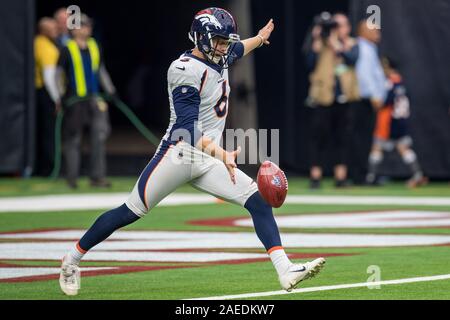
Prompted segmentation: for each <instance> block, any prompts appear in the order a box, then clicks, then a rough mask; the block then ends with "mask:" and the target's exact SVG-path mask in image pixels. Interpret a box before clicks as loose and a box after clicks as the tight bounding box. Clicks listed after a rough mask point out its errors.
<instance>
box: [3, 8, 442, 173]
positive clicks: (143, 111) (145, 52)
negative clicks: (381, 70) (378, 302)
mask: <svg viewBox="0 0 450 320" xmlns="http://www.w3.org/2000/svg"><path fill="white" fill-rule="evenodd" d="M449 2H450V1H445V0H434V1H425V0H395V1H376V0H373V1H365V0H349V1H333V0H320V1H314V2H302V1H294V0H284V1H278V2H274V1H269V0H267V1H265V0H253V1H252V6H251V8H252V22H253V26H254V31H255V32H256V31H257V30H258V28H260V27H261V26H262V25H263V24H264V23H265V22H266V21H267V19H268V18H270V17H273V18H274V19H275V22H276V31H275V33H274V34H273V37H272V40H271V43H272V45H271V46H270V48H263V49H261V50H258V51H257V52H256V54H255V69H256V79H257V80H256V81H257V83H256V85H257V100H258V115H259V119H258V120H259V127H260V128H279V129H280V133H281V139H282V141H281V148H280V150H281V155H280V159H281V165H282V166H283V167H284V168H285V169H288V170H290V171H292V172H297V173H302V174H304V173H306V172H307V167H308V154H307V148H306V145H307V139H308V132H307V127H308V126H307V124H308V114H307V110H306V109H305V108H304V107H303V101H304V99H305V97H306V92H307V84H308V75H307V73H306V70H305V67H304V59H303V56H302V53H301V47H302V44H303V40H304V37H305V35H306V33H307V30H308V28H309V26H310V24H311V21H312V19H313V17H314V16H315V15H316V14H318V13H320V12H321V11H324V10H328V11H331V12H335V11H344V12H349V13H350V15H351V17H352V20H353V21H354V22H356V21H357V20H358V19H359V18H362V17H365V16H366V15H365V8H366V7H367V5H369V4H379V5H380V7H381V9H382V28H383V29H382V31H383V43H382V47H381V49H382V51H383V52H386V53H388V54H389V55H391V56H394V57H396V60H397V61H401V67H400V69H401V71H402V72H403V73H404V76H405V81H406V84H407V86H408V89H409V92H410V94H411V101H412V126H411V127H412V135H413V138H414V140H415V143H416V149H417V152H418V154H419V157H420V160H421V161H422V163H423V167H424V169H425V171H426V173H427V174H429V175H431V176H434V177H444V176H447V177H448V176H450V120H449V114H448V112H449V107H450V93H449V91H450V86H449V85H448V84H449V83H450V79H449V76H450V72H448V71H449V70H450V60H449V58H448V57H449V56H450V52H449V50H450V41H449V40H450V35H449V33H450V27H449V26H448V21H450V20H449V18H450V8H449V5H450V4H449ZM33 4H34V5H35V11H34V13H33V10H30V9H29V8H30V6H31V7H33ZM71 4H77V5H79V6H80V7H81V9H82V10H83V11H84V12H86V13H87V14H88V15H90V16H91V17H93V18H94V19H95V22H96V25H95V32H94V33H95V34H94V35H95V37H96V38H97V39H98V40H99V41H100V42H101V45H102V47H103V49H104V52H105V60H106V65H107V67H108V69H109V71H110V73H111V76H112V78H113V80H114V82H115V84H116V86H117V88H118V91H119V94H120V96H121V97H122V99H123V100H124V101H125V102H126V103H128V104H129V105H130V106H131V107H132V108H133V109H134V111H135V112H136V114H137V115H138V116H139V117H140V118H141V120H142V121H143V122H144V123H145V124H146V125H147V126H149V127H150V128H151V129H152V130H153V131H156V132H158V133H161V132H162V131H163V130H164V129H165V127H166V125H167V123H168V115H169V112H168V102H167V89H166V72H167V66H168V65H169V63H170V62H171V61H172V60H173V59H175V58H177V57H178V56H179V55H180V54H181V53H182V52H183V51H184V50H186V49H189V48H191V46H192V44H191V43H190V42H189V40H188V38H187V32H188V30H189V27H190V24H191V21H192V17H193V15H194V14H195V12H197V11H198V10H200V9H202V8H205V7H208V6H212V5H214V6H221V7H224V8H226V9H227V8H228V7H229V4H230V3H229V1H225V0H223V1H204V0H200V1H182V0H174V1H159V2H155V1H138V0H128V1H127V2H126V5H124V4H121V3H118V2H108V3H106V2H104V1H88V0H76V1H75V0H69V1H56V0H47V1H36V3H35V1H32V0H16V1H14V2H8V4H2V5H1V8H2V10H0V43H2V50H0V58H1V59H0V63H1V64H2V68H1V74H0V75H1V78H0V84H1V85H0V108H1V115H0V125H1V127H2V128H3V130H4V134H3V137H2V140H1V142H0V154H1V158H0V172H17V171H19V172H20V171H23V170H24V168H25V167H26V165H27V163H31V162H32V156H30V152H27V150H29V149H30V148H31V147H32V144H33V138H32V126H30V123H31V122H30V119H29V118H30V117H29V115H31V116H32V110H33V104H32V101H33V95H32V91H30V81H31V89H32V81H33V79H32V72H33V70H32V66H30V57H31V58H32V52H31V51H30V50H31V43H30V41H31V37H32V33H33V29H32V27H33V25H34V24H35V21H33V17H34V18H35V19H38V18H39V17H42V16H50V15H52V14H53V12H54V11H55V10H56V9H57V8H59V7H61V6H68V5H71ZM30 15H31V16H30ZM238 23H239V22H238ZM4 66H7V67H6V68H5V67H4ZM8 66H9V67H8ZM30 70H31V80H30V79H29V78H30ZM27 77H28V78H27ZM13 83H15V84H13ZM27 110H28V111H27ZM30 112H31V113H30ZM111 118H112V123H113V126H115V127H118V126H121V127H127V126H129V123H128V120H127V119H125V118H124V117H123V116H122V115H121V114H120V113H119V112H118V111H116V110H114V109H112V111H111ZM11 137H13V139H12V138H11ZM328 155H329V157H328V159H329V163H328V164H327V169H329V168H330V166H331V162H332V161H331V160H332V158H333V150H332V147H330V148H329V150H328ZM392 157H394V158H392ZM392 157H391V158H389V157H388V163H387V166H385V167H384V170H385V171H386V172H387V173H392V174H395V175H400V176H401V175H403V174H405V169H404V168H403V167H402V166H400V165H397V164H395V163H394V160H395V156H392ZM391 164H392V166H390V165H391ZM389 167H391V168H392V169H389Z"/></svg>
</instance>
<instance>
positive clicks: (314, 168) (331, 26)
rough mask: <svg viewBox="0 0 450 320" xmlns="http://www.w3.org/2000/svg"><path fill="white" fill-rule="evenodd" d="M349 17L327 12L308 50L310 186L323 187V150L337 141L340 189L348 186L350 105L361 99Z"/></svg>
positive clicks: (316, 23) (336, 175)
mask: <svg viewBox="0 0 450 320" xmlns="http://www.w3.org/2000/svg"><path fill="white" fill-rule="evenodd" d="M350 32H351V26H350V23H349V21H348V18H347V16H345V15H344V14H340V13H339V14H335V15H333V16H331V15H330V14H329V13H328V12H323V13H322V14H321V15H320V16H318V17H316V18H315V19H314V26H313V28H312V32H311V35H310V38H309V40H307V42H306V44H305V46H304V51H305V54H306V58H307V66H308V69H309V70H310V72H311V73H310V76H309V77H310V87H309V93H308V98H307V100H306V105H307V106H308V107H310V108H311V119H310V124H311V127H310V133H311V136H310V148H309V154H310V157H311V158H310V159H311V169H310V187H311V188H312V189H317V188H319V187H320V180H321V178H322V159H321V158H322V155H321V153H322V151H323V150H324V148H325V146H326V145H327V143H328V142H329V140H330V138H333V139H334V141H333V142H334V143H333V144H334V147H335V153H334V154H335V155H336V158H335V163H336V165H335V167H334V178H335V185H336V187H345V186H346V185H347V166H346V160H347V159H346V158H347V157H346V153H347V152H346V149H347V146H346V142H347V141H349V135H350V110H349V103H351V102H354V101H357V100H358V99H359V91H358V83H357V79H356V73H355V70H354V66H355V64H356V61H357V59H358V46H357V42H356V40H355V39H353V38H352V37H350Z"/></svg>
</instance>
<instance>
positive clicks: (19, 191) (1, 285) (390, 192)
mask: <svg viewBox="0 0 450 320" xmlns="http://www.w3.org/2000/svg"><path fill="white" fill-rule="evenodd" d="M134 183H135V178H115V179H113V188H112V189H111V190H109V192H128V191H129V190H130V189H131V188H132V187H133V185H134ZM94 192H95V193H98V194H99V196H101V194H100V193H104V192H105V190H103V189H100V190H99V189H92V188H90V187H89V186H88V183H87V181H86V180H83V181H81V184H80V189H78V190H76V191H75V192H73V191H71V190H69V189H68V188H67V187H66V186H65V184H64V181H56V182H54V181H49V180H46V179H32V180H20V179H2V180H0V208H1V200H2V199H4V198H5V197H9V198H11V197H21V196H37V195H52V194H86V193H94ZM179 192H183V193H188V192H189V193H197V191H195V190H194V189H192V188H191V187H189V186H185V187H182V188H180V190H179ZM294 194H300V195H319V196H323V198H324V199H325V198H326V197H327V196H329V195H334V196H340V195H342V196H349V195H355V196H402V197H403V196H404V197H440V198H449V197H450V186H449V184H448V183H433V184H430V185H428V186H426V187H424V188H422V189H416V190H408V189H406V188H405V186H404V184H403V183H392V184H390V185H388V186H385V187H382V188H369V187H364V188H361V187H360V188H349V189H346V190H335V189H333V188H332V182H331V181H328V182H326V183H325V188H324V189H323V190H320V191H318V192H317V191H314V192H312V191H309V190H308V189H307V181H306V179H290V180H289V195H294ZM382 210H404V211H420V212H421V211H426V212H428V213H434V212H438V213H442V214H444V215H445V214H449V213H450V205H448V206H447V205H366V204H353V205H351V204H286V205H284V206H283V207H281V208H279V209H276V210H275V211H274V212H275V214H276V216H277V217H280V218H281V217H283V216H299V217H301V216H305V215H307V216H314V215H318V214H321V213H327V214H330V215H333V214H338V213H342V212H346V213H349V212H368V211H375V212H379V211H382ZM4 211H5V210H4ZM6 211H7V210H6ZM102 211H103V210H82V211H73V210H72V211H70V210H67V211H65V210H58V211H48V212H0V235H2V233H3V235H5V232H9V233H11V232H19V233H20V232H24V231H28V232H30V231H32V230H42V229H47V230H53V231H55V232H59V231H61V230H62V231H63V230H67V229H70V230H84V229H86V228H88V227H89V226H90V225H91V224H92V222H93V221H94V220H95V218H96V217H97V216H99V215H100V214H101V213H102ZM360 216H363V214H362V215H360ZM227 217H235V218H245V217H248V214H247V212H246V211H245V209H243V208H240V207H238V206H235V205H230V204H223V203H211V204H202V205H176V206H161V207H157V208H155V209H153V210H152V212H151V213H150V214H148V215H147V216H146V217H145V218H143V219H140V220H139V221H138V222H136V223H135V224H133V225H131V226H128V227H127V228H125V229H124V230H127V231H133V230H139V231H142V232H145V231H149V232H151V231H165V232H167V233H169V234H174V232H175V234H178V233H176V232H179V231H189V232H193V233H196V234H197V233H199V232H202V233H204V232H220V233H230V232H236V231H239V232H243V233H248V234H250V233H251V232H253V229H252V227H240V226H235V225H234V226H233V225H232V226H228V225H223V224H222V225H220V224H219V225H204V224H203V225H202V224H198V223H195V222H194V223H193V222H192V221H198V220H206V219H207V220H211V219H216V218H217V219H219V218H227ZM358 217H359V216H358ZM439 219H441V218H439V217H438V218H433V219H429V220H430V221H431V220H433V221H437V220H438V221H440V220H439ZM442 219H445V218H442ZM402 221H414V219H413V218H411V217H408V218H405V219H402ZM422 221H425V222H424V223H426V221H427V219H422ZM442 221H444V220H442ZM280 230H281V231H282V233H283V234H284V235H286V236H289V235H293V236H295V235H296V234H299V233H301V234H307V235H317V236H318V237H319V238H320V235H321V234H333V235H340V236H345V235H347V234H352V235H356V236H355V237H356V239H358V238H360V239H367V238H369V237H370V236H369V235H378V236H386V235H391V234H392V235H396V236H414V237H416V236H419V237H433V236H436V237H446V236H450V227H449V226H448V225H446V224H445V222H443V225H439V223H437V224H435V225H433V226H432V227H431V226H417V225H416V226H412V227H398V226H395V225H394V226H390V225H389V223H387V225H386V227H383V228H372V227H367V226H366V227H357V228H355V227H339V228H338V227H332V228H327V227H323V228H321V227H314V228H309V227H301V226H299V227H281V228H280ZM337 239H338V238H337ZM55 241H59V240H55V239H39V240H27V238H25V237H23V238H22V237H19V238H14V239H13V238H8V237H7V236H6V237H3V238H0V299H189V298H200V297H212V296H225V295H235V294H246V293H259V292H270V291H277V290H279V289H280V288H279V284H278V280H277V277H276V274H275V272H274V270H273V267H272V264H271V263H270V261H269V260H268V259H259V260H255V261H252V260H251V259H242V261H238V262H236V261H235V262H234V263H230V262H229V261H228V262H227V261H225V262H223V261H217V262H215V263H205V262H201V261H184V262H183V261H163V260H162V261H117V260H114V259H111V260H102V261H95V259H93V261H86V262H85V263H82V267H114V268H119V269H120V268H123V270H125V269H126V268H129V271H127V272H124V273H119V274H101V275H90V276H83V278H82V290H81V291H80V294H79V295H78V296H76V297H66V296H64V295H63V294H62V293H61V292H60V289H59V286H58V281H57V276H56V275H55V274H50V275H48V277H47V278H39V277H33V276H31V275H29V276H24V275H22V276H16V277H11V276H9V277H8V276H2V273H3V274H4V275H5V274H6V273H7V272H8V271H10V270H13V269H14V271H15V270H19V271H21V270H22V269H21V268H23V270H25V269H27V270H29V269H34V268H45V267H46V268H49V267H53V268H58V267H59V264H60V262H59V260H58V259H49V258H48V257H49V254H50V253H51V251H52V250H53V249H52V245H53V243H54V242H55ZM62 241H65V243H67V244H72V243H74V240H73V239H66V238H64V240H62ZM127 241H128V240H127ZM130 241H131V240H130ZM170 241H176V240H174V239H169V240H167V243H169V242H170ZM116 242H117V243H119V242H120V241H116ZM122 242H123V241H122ZM36 243H40V244H43V245H45V244H48V252H47V251H46V250H45V249H44V250H43V251H42V259H39V258H36V257H37V256H34V258H30V259H27V258H26V257H25V258H24V257H20V256H18V258H14V245H17V246H18V247H17V248H18V249H17V253H18V254H19V253H20V250H21V249H20V246H19V245H28V244H29V245H30V246H31V247H32V246H33V245H34V244H36ZM149 243H150V242H149ZM449 243H450V241H449ZM119 244H120V243H119ZM2 245H6V247H2ZM11 245H12V246H13V247H12V248H13V249H11V247H8V246H11ZM202 246H203V247H202V248H203V249H201V250H200V249H198V248H197V249H196V250H194V251H195V252H196V253H199V252H205V251H206V252H208V251H215V252H221V253H233V254H243V255H246V254H263V253H264V250H262V246H260V247H254V248H247V247H242V248H241V247H239V245H236V246H231V247H229V248H225V247H222V248H218V247H215V246H214V245H211V248H209V247H208V246H205V243H204V241H203V244H202ZM8 248H9V249H8ZM124 248H125V249H121V250H125V251H126V246H125V247H124ZM172 249H173V248H172ZM2 250H3V252H2ZM8 250H9V251H8ZM55 250H56V249H55ZM144 251H145V250H142V251H139V250H138V252H142V254H144ZM159 251H161V250H159ZM165 251H167V252H169V253H170V254H172V253H173V251H171V249H170V248H168V249H167V250H165ZM175 251H176V250H175ZM286 251H287V252H288V253H289V254H297V256H296V257H298V258H297V259H295V261H299V262H300V261H306V260H311V259H312V258H313V257H316V256H318V255H321V254H323V255H325V256H326V259H327V264H326V266H325V268H324V270H323V271H322V273H321V274H319V276H317V277H316V278H314V279H312V280H308V281H305V282H302V283H301V284H300V286H299V288H307V287H319V286H331V285H341V284H353V283H362V282H366V281H368V279H369V277H370V276H371V273H368V272H367V269H368V267H369V266H377V268H379V270H380V274H379V279H378V280H381V281H386V280H396V279H405V278H414V277H429V276H436V275H448V274H450V246H449V244H448V243H447V244H442V243H441V244H437V245H436V244H432V245H414V246H397V247H388V246H376V247H367V246H365V247H354V246H346V247H338V246H334V247H326V246H322V247H320V248H319V247H313V246H311V247H302V246H299V247H289V248H287V250H286ZM37 254H38V255H39V252H38V253H37ZM145 254H148V255H150V256H151V254H152V253H151V251H150V252H145ZM189 254H190V253H189V252H188V253H187V256H189ZM1 257H3V258H1ZM5 257H8V258H7V259H6V258H5ZM138 260H139V259H138ZM24 267H30V268H24ZM133 268H135V269H133ZM121 270H122V269H121ZM130 270H131V271H130ZM31 271H33V270H31ZM369 281H370V280H369ZM252 299H301V300H304V299H351V300H354V299H450V279H446V280H437V281H422V282H412V283H405V284H393V285H382V286H381V287H380V288H379V289H369V288H367V287H361V288H344V289H336V290H328V291H315V292H307V293H293V294H289V295H277V294H276V293H274V294H273V295H271V296H265V297H254V298H252Z"/></svg>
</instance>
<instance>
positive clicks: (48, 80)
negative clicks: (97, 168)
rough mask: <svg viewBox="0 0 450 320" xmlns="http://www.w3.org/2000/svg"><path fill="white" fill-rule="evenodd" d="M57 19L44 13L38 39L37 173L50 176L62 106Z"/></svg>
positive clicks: (40, 21) (36, 67) (35, 58)
mask: <svg viewBox="0 0 450 320" xmlns="http://www.w3.org/2000/svg"><path fill="white" fill-rule="evenodd" d="M57 37H58V29H57V24H56V21H55V20H54V19H52V18H47V17H44V18H42V19H40V20H39V23H38V34H37V35H36V37H35V39H34V60H35V87H36V120H37V124H36V132H37V135H36V164H35V174H38V175H43V176H48V175H49V174H50V173H51V170H52V169H53V161H54V160H53V159H54V148H55V147H54V130H55V114H56V112H55V111H56V110H57V109H59V108H58V106H59V94H58V89H57V87H56V80H55V75H56V64H57V62H58V57H59V51H58V48H57V46H56V44H55V41H56V38H57Z"/></svg>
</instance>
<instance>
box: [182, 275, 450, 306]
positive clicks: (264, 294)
mask: <svg viewBox="0 0 450 320" xmlns="http://www.w3.org/2000/svg"><path fill="white" fill-rule="evenodd" d="M446 279H450V274H443V275H437V276H429V277H417V278H406V279H397V280H385V281H376V282H361V283H351V284H339V285H334V286H321V287H310V288H303V289H294V290H292V291H291V292H287V291H284V290H279V291H267V292H256V293H244V294H235V295H227V296H216V297H205V298H195V299H186V300H230V299H246V298H258V297H269V296H278V295H285V294H295V293H305V292H316V291H328V290H338V289H348V288H360V287H368V288H370V287H374V286H378V285H391V284H402V283H413V282H424V281H438V280H446Z"/></svg>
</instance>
